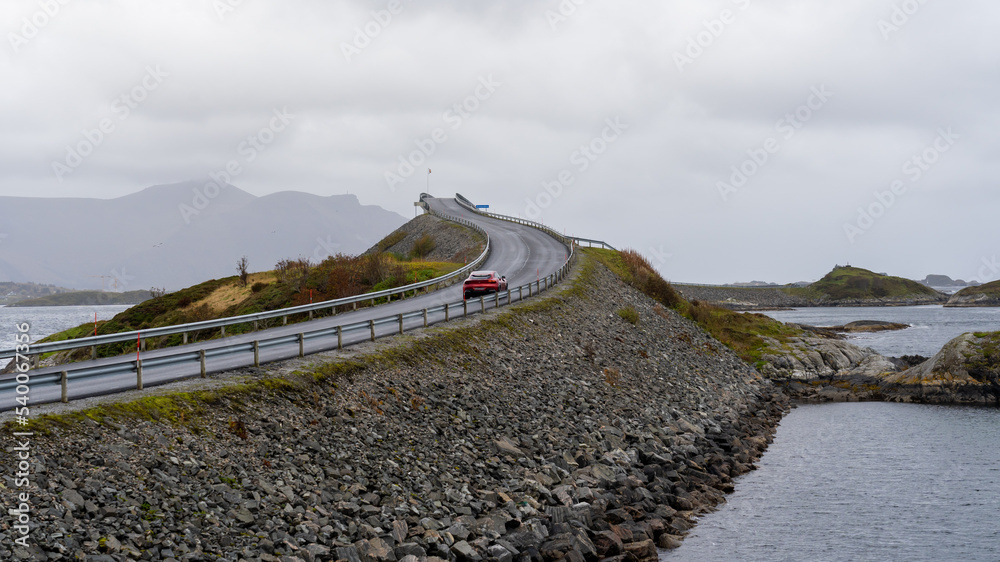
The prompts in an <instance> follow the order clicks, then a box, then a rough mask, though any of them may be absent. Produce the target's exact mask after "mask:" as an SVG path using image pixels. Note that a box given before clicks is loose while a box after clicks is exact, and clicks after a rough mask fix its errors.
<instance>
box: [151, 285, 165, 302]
mask: <svg viewBox="0 0 1000 562" xmlns="http://www.w3.org/2000/svg"><path fill="white" fill-rule="evenodd" d="M165 294H167V290H166V289H165V288H157V287H151V288H150V289H149V296H151V297H153V298H154V299H157V298H160V297H162V296H163V295H165Z"/></svg>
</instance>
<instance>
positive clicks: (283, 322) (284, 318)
mask: <svg viewBox="0 0 1000 562" xmlns="http://www.w3.org/2000/svg"><path fill="white" fill-rule="evenodd" d="M281 325H282V326H287V325H288V317H287V316H282V317H281Z"/></svg>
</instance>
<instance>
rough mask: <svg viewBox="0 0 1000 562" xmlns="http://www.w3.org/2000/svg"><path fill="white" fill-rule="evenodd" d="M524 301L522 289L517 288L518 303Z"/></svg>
mask: <svg viewBox="0 0 1000 562" xmlns="http://www.w3.org/2000/svg"><path fill="white" fill-rule="evenodd" d="M523 300H524V295H523V294H522V293H521V287H518V288H517V302H521V301H523Z"/></svg>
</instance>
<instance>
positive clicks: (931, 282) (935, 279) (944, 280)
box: [921, 275, 978, 287]
mask: <svg viewBox="0 0 1000 562" xmlns="http://www.w3.org/2000/svg"><path fill="white" fill-rule="evenodd" d="M921 283H923V284H924V285H927V286H928V287H969V286H974V285H977V284H978V283H976V282H975V281H973V282H971V283H966V282H965V281H963V280H962V279H952V278H951V277H948V276H947V275H928V276H927V277H925V278H924V280H923V281H921Z"/></svg>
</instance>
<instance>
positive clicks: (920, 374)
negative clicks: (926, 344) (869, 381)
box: [882, 332, 1000, 405]
mask: <svg viewBox="0 0 1000 562" xmlns="http://www.w3.org/2000/svg"><path fill="white" fill-rule="evenodd" d="M882 388H883V392H884V393H885V395H886V396H887V397H888V398H890V399H895V400H901V401H914V402H930V403H949V404H996V405H1000V332H986V333H982V332H977V333H967V334H962V335H961V336H958V337H957V338H955V339H953V340H951V341H950V342H948V343H947V344H945V346H944V347H943V348H942V349H941V351H939V352H938V354H937V355H935V356H934V357H932V358H930V359H928V360H927V361H925V362H923V363H921V364H919V365H917V366H915V367H911V368H909V369H907V370H905V371H903V372H901V373H896V374H893V375H889V376H887V377H885V380H884V383H883V385H882Z"/></svg>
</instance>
